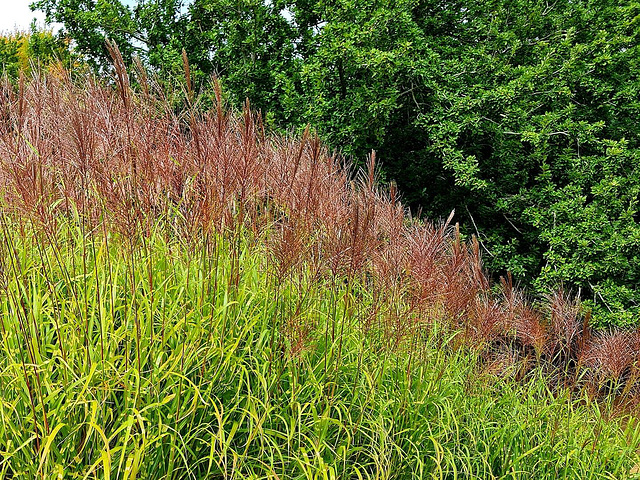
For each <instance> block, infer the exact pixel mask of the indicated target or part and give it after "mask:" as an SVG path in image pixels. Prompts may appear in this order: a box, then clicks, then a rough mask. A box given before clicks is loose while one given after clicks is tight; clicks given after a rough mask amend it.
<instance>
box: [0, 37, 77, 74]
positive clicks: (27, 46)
mask: <svg viewBox="0 0 640 480" xmlns="http://www.w3.org/2000/svg"><path fill="white" fill-rule="evenodd" d="M74 60H75V58H74V56H73V55H72V52H71V49H70V46H69V39H68V38H66V37H65V36H64V35H56V34H54V33H53V32H51V31H47V30H38V29H37V28H36V27H35V25H33V26H32V27H31V29H30V30H29V31H28V32H21V31H15V32H11V33H5V34H0V70H1V71H2V72H3V73H5V74H7V75H8V76H9V77H10V78H17V77H18V75H19V73H20V71H23V72H28V71H29V70H30V69H31V67H32V65H35V64H39V65H40V66H46V65H49V64H51V63H54V62H57V61H61V62H63V63H64V64H65V65H66V66H71V64H72V63H73V61H74Z"/></svg>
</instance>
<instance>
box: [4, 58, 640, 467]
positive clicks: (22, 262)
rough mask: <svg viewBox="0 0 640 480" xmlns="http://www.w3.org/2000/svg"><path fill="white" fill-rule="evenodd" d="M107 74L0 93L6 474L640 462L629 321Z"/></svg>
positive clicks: (258, 136)
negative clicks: (493, 262)
mask: <svg viewBox="0 0 640 480" xmlns="http://www.w3.org/2000/svg"><path fill="white" fill-rule="evenodd" d="M116 64H118V57H117V55H116ZM116 71H117V76H116V86H117V88H112V87H106V86H103V85H101V84H100V83H99V82H96V81H94V80H91V79H84V80H81V81H79V83H77V82H74V81H72V80H71V79H70V78H69V76H68V75H67V74H66V72H63V71H54V72H52V73H49V74H47V75H44V76H41V77H36V78H34V79H31V80H28V81H24V82H21V84H20V85H17V86H14V85H10V84H9V83H6V84H5V85H4V87H3V89H2V94H1V95H0V106H1V107H2V111H1V112H0V113H1V114H2V115H4V117H3V118H4V119H5V121H4V122H3V124H2V125H3V126H2V131H1V132H0V174H1V179H2V191H3V203H2V212H1V217H0V218H1V222H0V269H1V276H0V329H1V330H0V333H1V335H2V337H1V342H0V478H8V479H14V478H15V479H18V478H64V479H66V478H89V479H93V478H101V479H102V478H114V479H116V478H117V479H133V478H141V479H147V478H148V479H156V478H157V479H161V478H167V479H169V478H175V479H182V478H194V479H218V478H220V479H223V478H225V479H226V478H237V479H240V478H273V479H276V478H278V479H294V478H295V479H298V478H299V479H334V478H335V479H338V478H340V479H343V478H344V479H360V478H371V479H374V478H375V479H384V478H397V479H405V478H406V479H410V478H447V479H448V478H452V479H453V478H461V479H462V478H482V479H484V478H536V479H538V478H540V479H542V478H549V479H556V478H566V479H575V478H585V479H587V478H630V477H633V476H634V475H636V476H638V475H637V474H636V471H637V469H638V467H637V465H638V464H639V461H640V459H639V454H638V451H639V447H640V426H639V425H638V421H637V419H636V417H635V415H634V412H635V407H634V405H635V403H634V402H635V398H636V396H637V393H636V391H637V388H638V387H637V382H636V367H635V364H636V357H637V350H636V349H635V343H634V342H635V341H636V340H635V339H636V334H635V332H614V333H608V334H600V333H592V332H590V330H589V328H588V314H587V315H586V316H585V315H584V312H582V311H581V310H580V307H579V305H578V304H577V303H576V302H575V301H574V300H572V299H571V298H570V297H569V296H568V295H566V294H564V293H562V292H558V293H557V294H555V295H551V296H550V297H549V299H548V301H547V303H546V306H542V307H538V306H533V305H532V304H531V303H530V302H528V301H527V299H526V297H525V296H524V295H523V294H522V293H520V292H518V291H517V289H515V288H514V287H513V286H512V285H511V284H510V282H509V280H505V281H503V282H502V284H501V285H497V286H496V285H494V284H493V283H492V282H491V281H490V279H489V277H488V276H487V274H486V273H485V272H484V271H483V269H482V263H481V259H480V254H479V247H478V245H477V243H474V242H471V243H469V244H467V243H465V242H463V241H462V240H461V239H460V237H459V235H458V234H457V232H456V229H455V227H452V226H450V225H448V223H447V222H442V223H440V224H436V225H431V224H428V223H423V222H420V221H417V220H414V219H411V218H409V217H408V216H407V215H406V213H405V211H404V209H403V207H402V205H401V204H400V203H399V202H398V201H397V199H396V194H395V192H393V191H391V192H386V193H385V192H382V191H380V190H379V189H378V188H377V187H376V185H375V159H374V158H371V159H370V161H369V165H370V168H369V171H368V172H367V173H365V174H362V175H360V176H358V177H356V178H355V180H353V179H352V177H350V175H349V174H348V172H347V171H346V170H345V169H343V168H342V167H341V165H340V164H339V160H338V159H337V158H335V157H333V156H331V155H330V154H329V153H328V152H327V151H326V150H325V149H324V148H323V147H322V145H321V144H320V143H319V142H318V140H317V139H315V138H314V137H313V136H312V135H310V134H308V133H305V134H304V135H303V136H302V137H301V138H280V137H274V136H270V135H268V134H266V133H265V132H264V131H263V129H262V127H261V125H260V122H259V119H257V118H256V117H255V116H253V115H252V114H251V113H250V112H249V110H246V111H245V112H244V114H242V115H235V114H231V113H227V112H225V111H224V109H223V108H222V105H221V101H220V96H219V92H218V97H217V103H214V108H213V109H212V110H211V111H210V112H208V113H196V112H197V111H198V109H197V108H196V107H195V106H193V105H190V106H189V105H188V107H189V108H186V109H185V112H186V113H184V114H176V113H175V110H176V109H174V108H171V107H170V106H169V103H168V101H167V100H166V99H165V100H163V99H161V98H160V95H159V94H152V91H153V84H152V82H149V81H148V80H147V79H146V77H144V75H142V74H141V75H140V77H139V79H138V80H139V82H140V84H141V86H140V91H139V92H138V93H136V92H134V90H133V89H131V88H130V87H129V80H128V76H127V74H126V71H125V70H124V68H123V67H122V66H121V65H120V66H119V67H118V68H117V70H116ZM214 100H215V99H214Z"/></svg>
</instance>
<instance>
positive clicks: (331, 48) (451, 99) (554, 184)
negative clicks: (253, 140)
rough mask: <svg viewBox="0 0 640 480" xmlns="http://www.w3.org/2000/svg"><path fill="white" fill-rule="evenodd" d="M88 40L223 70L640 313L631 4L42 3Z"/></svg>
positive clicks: (515, 269)
mask: <svg viewBox="0 0 640 480" xmlns="http://www.w3.org/2000/svg"><path fill="white" fill-rule="evenodd" d="M34 5H35V6H36V7H37V8H40V9H42V10H44V11H45V12H47V15H48V18H49V19H50V20H55V21H58V22H62V23H64V25H65V27H66V28H67V30H68V31H69V33H70V35H71V36H72V37H73V38H74V39H75V41H76V42H77V45H78V48H79V49H81V50H82V51H83V52H85V53H86V54H89V55H91V56H92V58H93V59H94V61H95V62H96V63H98V64H100V63H101V62H105V61H106V59H107V57H106V51H105V49H104V47H103V43H104V37H105V36H109V37H110V38H112V39H114V40H116V41H117V42H118V43H119V44H120V45H121V48H122V49H123V50H124V51H125V52H126V53H127V54H131V53H133V52H136V51H137V52H138V53H139V54H140V55H142V56H144V58H145V59H146V60H147V61H148V63H149V64H150V65H151V66H153V67H155V68H156V69H158V70H160V71H166V70H176V69H178V68H180V65H181V52H182V48H185V49H186V52H187V55H188V57H189V60H190V62H191V63H192V66H193V69H194V77H195V78H196V79H198V80H201V81H203V80H206V78H207V77H208V76H209V75H211V74H214V73H215V74H217V75H218V76H219V77H220V78H221V80H222V83H223V86H224V87H225V90H226V92H227V94H228V95H229V97H230V98H231V99H232V100H233V101H234V102H236V103H237V104H239V103H241V102H242V101H244V99H245V98H249V99H250V101H251V102H252V104H253V105H254V106H255V107H257V108H260V109H262V110H263V112H265V113H266V114H267V116H268V119H269V120H270V121H272V124H273V125H279V126H281V127H283V128H288V127H291V126H293V127H300V126H302V125H304V124H306V123H310V124H312V125H313V126H314V127H315V128H316V129H317V130H318V131H319V132H320V133H321V134H322V135H323V137H324V138H325V139H326V140H327V141H328V142H329V143H330V144H331V145H332V146H334V147H337V148H340V149H341V150H342V151H343V152H344V153H346V154H347V155H351V156H353V157H354V158H356V159H364V158H365V155H366V153H367V152H368V151H369V150H370V149H376V150H377V151H378V154H379V158H381V160H382V163H383V165H384V175H385V177H386V178H387V179H388V180H394V181H396V182H397V183H398V185H399V186H400V189H401V191H403V192H404V195H405V198H406V200H407V201H409V202H410V203H411V204H412V205H413V206H414V207H420V208H421V209H422V210H423V211H424V212H425V213H426V214H428V215H432V216H434V215H435V216H438V215H447V214H448V212H449V211H451V209H453V208H455V209H456V212H457V218H458V220H459V221H460V222H461V223H462V225H463V229H464V231H466V232H467V233H469V234H471V233H474V234H477V235H478V236H479V238H480V240H481V242H482V246H483V249H484V251H485V254H486V260H487V263H488V264H489V265H490V266H491V267H492V268H493V270H494V271H495V272H497V273H502V272H505V271H507V270H509V271H511V272H512V273H513V274H514V275H515V276H516V278H518V279H520V280H521V281H523V282H528V283H529V284H531V285H532V286H534V287H536V288H537V289H539V290H540V291H544V290H545V289H546V288H548V287H549V286H550V285H552V284H555V283H558V282H563V283H565V284H566V286H571V287H573V288H574V289H580V291H581V293H582V295H583V297H585V298H591V300H592V303H593V305H594V308H595V309H596V310H595V315H594V318H596V319H599V321H600V322H601V323H603V324H606V323H618V324H624V323H631V322H635V321H637V318H638V309H639V307H638V303H639V302H640V292H638V289H637V287H636V285H637V284H638V283H640V262H639V258H638V257H639V256H640V253H639V252H640V226H639V224H638V221H639V216H638V211H637V210H638V195H639V190H640V171H639V169H640V167H639V166H638V160H639V159H638V147H639V145H638V138H639V137H638V129H639V127H638V125H640V122H639V121H638V120H639V118H638V116H639V107H640V103H639V101H638V98H640V97H639V96H638V93H639V87H640V81H639V80H638V71H639V70H638V58H640V56H639V55H638V54H639V51H638V34H639V20H638V18H640V4H639V3H638V2H637V1H635V0H633V1H632V0H625V1H613V0H597V1H595V0H557V1H555V2H534V1H531V0H487V1H484V2H465V1H455V0H454V1H443V0H398V1H389V0H387V1H385V0H358V1H355V0H320V1H310V0H274V1H268V2H267V1H262V0H242V1H231V0H194V1H193V2H191V3H190V4H189V5H188V6H187V5H182V4H181V2H180V1H178V0H147V1H144V2H138V3H137V4H136V6H135V7H133V8H132V7H128V6H126V5H124V4H123V3H121V2H120V1H119V0H39V1H38V2H36V3H35V4H34Z"/></svg>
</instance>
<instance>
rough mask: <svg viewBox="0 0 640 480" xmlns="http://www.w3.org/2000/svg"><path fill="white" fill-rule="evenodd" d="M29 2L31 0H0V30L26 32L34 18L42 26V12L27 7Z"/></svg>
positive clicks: (31, 0) (4, 31)
mask: <svg viewBox="0 0 640 480" xmlns="http://www.w3.org/2000/svg"><path fill="white" fill-rule="evenodd" d="M31 2H33V0H0V32H2V33H11V32H15V31H16V30H17V31H23V32H26V31H28V30H29V25H31V21H32V20H33V19H34V18H35V19H36V21H37V22H38V26H39V27H41V28H42V27H44V26H45V25H44V13H43V12H32V11H31V10H30V9H29V4H30V3H31ZM50 28H51V27H50Z"/></svg>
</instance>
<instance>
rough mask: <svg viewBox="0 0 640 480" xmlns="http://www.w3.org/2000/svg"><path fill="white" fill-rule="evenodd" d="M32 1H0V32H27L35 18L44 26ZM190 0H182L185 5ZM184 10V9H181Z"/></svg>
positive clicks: (128, 2)
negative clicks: (32, 8) (32, 7)
mask: <svg viewBox="0 0 640 480" xmlns="http://www.w3.org/2000/svg"><path fill="white" fill-rule="evenodd" d="M33 1H34V0H0V32H13V31H14V30H15V29H16V28H17V29H18V30H25V31H26V30H29V25H31V20H32V19H33V18H34V17H35V18H36V19H37V21H38V22H39V25H40V26H41V27H42V26H44V13H42V12H32V11H31V10H29V4H30V3H32V2H33ZM121 1H122V3H124V4H125V5H130V6H131V5H135V3H136V0H121ZM188 3H190V0H183V4H184V5H187V4H188ZM183 8H185V7H183Z"/></svg>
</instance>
